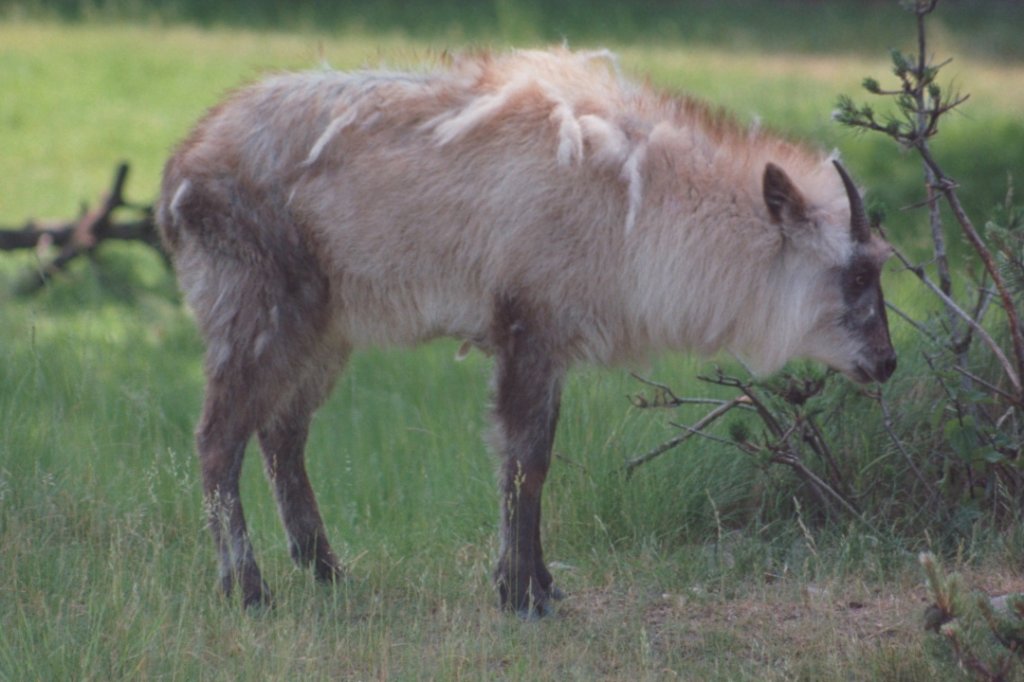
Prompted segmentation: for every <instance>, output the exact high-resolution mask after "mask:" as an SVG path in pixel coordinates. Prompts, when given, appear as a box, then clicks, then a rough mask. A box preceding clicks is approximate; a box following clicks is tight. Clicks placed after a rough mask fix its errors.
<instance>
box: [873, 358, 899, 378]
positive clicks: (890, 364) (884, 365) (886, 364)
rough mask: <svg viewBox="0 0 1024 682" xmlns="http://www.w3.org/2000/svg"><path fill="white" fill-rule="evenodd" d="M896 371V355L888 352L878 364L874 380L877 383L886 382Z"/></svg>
mask: <svg viewBox="0 0 1024 682" xmlns="http://www.w3.org/2000/svg"><path fill="white" fill-rule="evenodd" d="M895 371H896V353H892V352H890V353H889V355H888V356H886V357H885V359H883V360H882V361H881V362H879V363H878V367H877V370H876V372H875V378H876V379H878V381H880V382H883V381H886V380H887V379H888V378H889V377H891V376H892V373H893V372H895Z"/></svg>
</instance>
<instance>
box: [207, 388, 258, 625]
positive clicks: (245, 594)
mask: <svg viewBox="0 0 1024 682" xmlns="http://www.w3.org/2000/svg"><path fill="white" fill-rule="evenodd" d="M235 388H236V387H232V385H231V382H228V381H225V380H224V379H223V378H216V377H214V378H211V379H210V380H209V381H208V383H207V388H206V399H205V404H204V406H203V416H202V419H201V421H200V425H199V428H198V430H197V433H196V445H197V449H198V451H199V461H200V468H201V470H202V477H203V500H204V504H205V507H206V514H207V518H208V522H209V525H210V531H211V533H212V534H213V540H214V543H215V544H216V546H217V553H218V557H219V560H220V581H221V588H222V589H223V591H224V593H225V594H226V595H230V594H231V593H232V591H233V588H234V586H235V584H236V583H237V584H240V585H241V588H242V603H243V604H244V605H245V606H253V605H257V604H261V603H269V601H270V590H269V589H268V587H267V585H266V583H265V582H263V578H262V576H261V575H260V570H259V567H258V566H257V565H256V559H255V557H254V555H253V549H252V542H251V541H250V540H249V533H248V530H247V528H246V524H245V514H244V513H243V511H242V500H241V497H240V495H239V477H240V475H241V471H242V459H243V457H244V455H245V446H246V443H247V442H248V440H249V436H250V435H251V434H252V432H253V430H254V426H255V423H256V417H255V415H257V414H259V412H261V411H263V410H262V409H261V408H263V409H265V408H266V406H261V405H259V401H258V399H257V400H253V399H251V398H250V397H249V396H252V395H253V394H252V393H249V394H248V395H247V394H245V393H243V392H241V391H239V390H234V389H235ZM256 395H257V396H258V394H256Z"/></svg>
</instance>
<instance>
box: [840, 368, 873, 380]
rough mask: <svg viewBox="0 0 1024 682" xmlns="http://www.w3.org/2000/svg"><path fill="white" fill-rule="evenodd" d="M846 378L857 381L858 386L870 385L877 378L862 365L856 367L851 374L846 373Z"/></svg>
mask: <svg viewBox="0 0 1024 682" xmlns="http://www.w3.org/2000/svg"><path fill="white" fill-rule="evenodd" d="M845 374H846V376H848V377H849V378H851V379H853V380H854V381H856V382H857V383H858V384H870V383H871V382H873V381H875V377H874V376H873V375H872V374H871V372H869V371H868V370H867V369H865V368H864V367H861V366H860V365H857V366H855V367H854V368H853V369H852V370H850V371H849V372H845Z"/></svg>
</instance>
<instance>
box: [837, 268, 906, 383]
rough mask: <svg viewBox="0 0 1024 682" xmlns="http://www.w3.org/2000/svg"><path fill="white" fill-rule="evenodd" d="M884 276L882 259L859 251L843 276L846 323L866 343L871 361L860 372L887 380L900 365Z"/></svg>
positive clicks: (869, 378) (861, 367)
mask: <svg viewBox="0 0 1024 682" xmlns="http://www.w3.org/2000/svg"><path fill="white" fill-rule="evenodd" d="M881 275H882V269H881V265H880V264H879V263H878V261H877V260H876V259H874V258H871V257H870V256H869V255H867V254H864V253H856V254H855V255H854V257H853V259H852V260H851V261H850V263H849V264H848V265H847V266H846V267H845V268H843V269H842V271H841V272H840V275H839V277H840V287H841V289H842V293H843V303H844V304H845V306H846V310H845V313H844V315H843V326H844V327H846V328H847V329H848V330H849V331H850V332H852V333H853V334H854V335H855V336H857V337H858V338H859V339H860V340H861V343H862V344H863V347H864V356H865V359H866V360H867V361H868V362H867V364H865V365H861V366H858V368H857V371H858V373H859V374H860V375H863V377H864V379H865V380H868V381H872V380H873V381H885V380H886V379H888V378H889V376H890V375H891V374H892V373H893V370H895V368H896V353H895V351H894V350H893V348H892V341H891V340H890V338H889V320H888V318H887V316H886V314H885V299H884V298H883V296H882V278H881Z"/></svg>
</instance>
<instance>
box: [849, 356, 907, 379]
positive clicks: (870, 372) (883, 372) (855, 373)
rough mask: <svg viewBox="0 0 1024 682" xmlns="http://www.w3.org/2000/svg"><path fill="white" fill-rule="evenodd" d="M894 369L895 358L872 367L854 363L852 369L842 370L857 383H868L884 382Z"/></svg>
mask: <svg viewBox="0 0 1024 682" xmlns="http://www.w3.org/2000/svg"><path fill="white" fill-rule="evenodd" d="M895 369H896V359H895V358H892V359H891V360H888V361H886V362H883V363H879V364H878V365H877V366H875V367H874V368H870V367H865V366H864V365H860V364H857V365H854V366H853V369H851V370H849V371H847V372H843V374H845V375H846V376H847V377H849V378H850V379H852V380H853V381H856V382H857V383H858V384H870V383H873V382H878V383H880V384H884V383H885V382H886V381H888V380H889V377H891V376H892V373H893V371H895Z"/></svg>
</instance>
